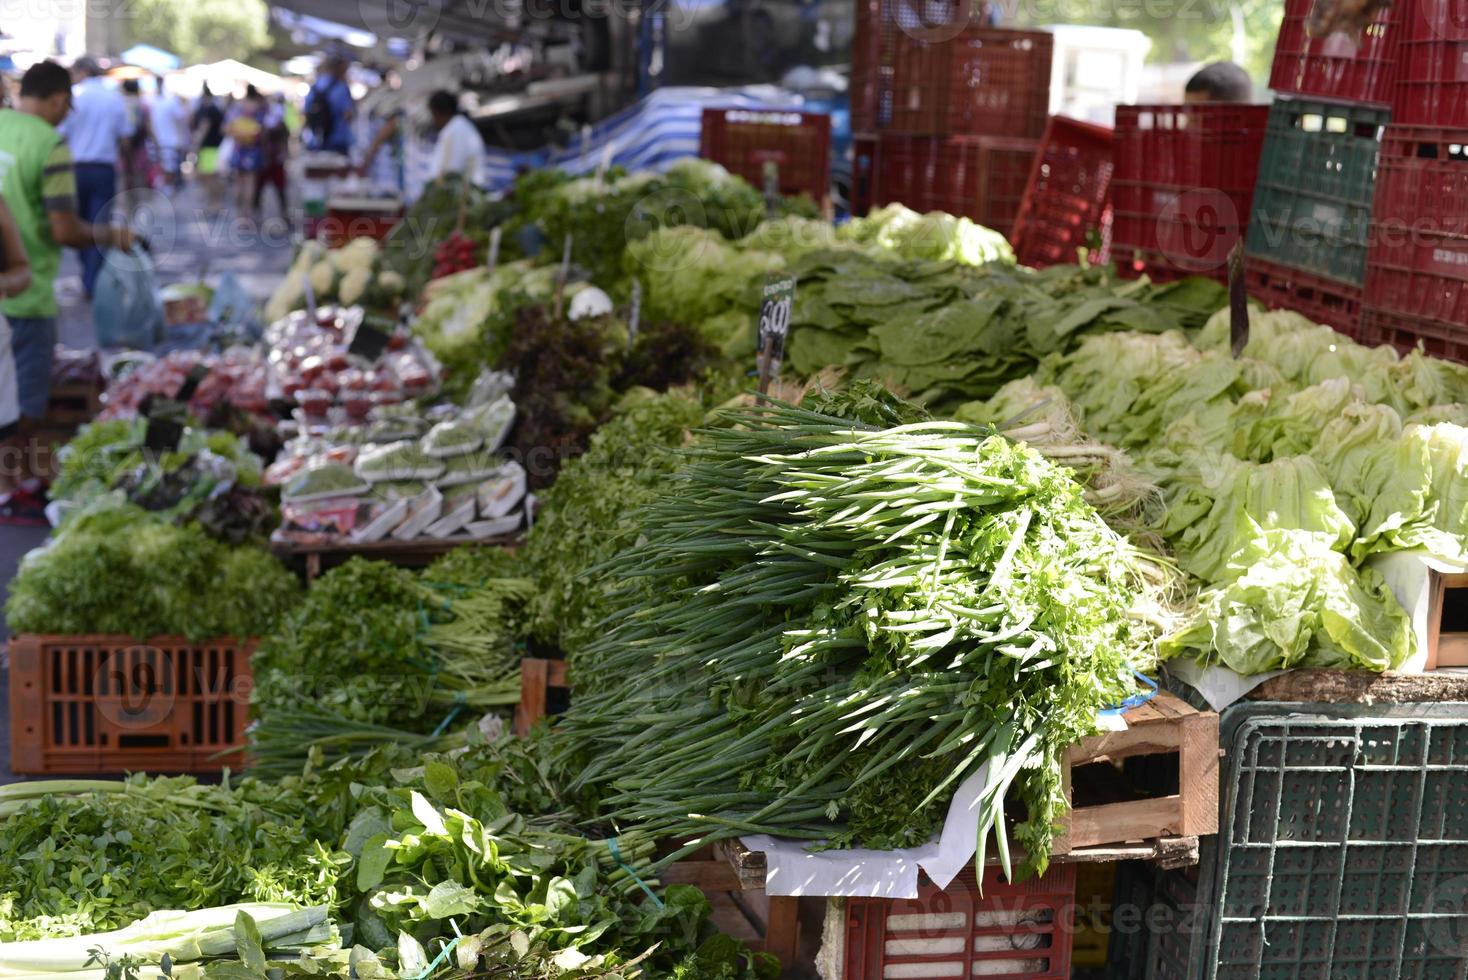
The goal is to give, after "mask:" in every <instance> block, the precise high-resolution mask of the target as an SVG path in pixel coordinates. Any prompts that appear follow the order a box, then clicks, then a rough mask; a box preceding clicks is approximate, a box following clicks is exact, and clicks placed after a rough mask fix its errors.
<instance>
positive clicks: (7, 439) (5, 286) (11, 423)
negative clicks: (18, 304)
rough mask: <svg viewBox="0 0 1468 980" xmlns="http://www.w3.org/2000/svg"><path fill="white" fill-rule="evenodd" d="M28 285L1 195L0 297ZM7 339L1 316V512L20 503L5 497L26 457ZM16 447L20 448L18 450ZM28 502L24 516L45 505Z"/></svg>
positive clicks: (12, 222)
mask: <svg viewBox="0 0 1468 980" xmlns="http://www.w3.org/2000/svg"><path fill="white" fill-rule="evenodd" d="M30 285H31V265H30V261H29V260H28V259H27V258H26V254H25V244H24V243H23V242H22V241H21V239H20V228H19V227H18V226H17V225H16V223H15V216H14V215H12V214H11V213H10V208H9V207H8V206H7V205H6V204H5V199H4V198H3V197H0V299H9V298H10V297H12V296H19V295H20V294H21V293H23V292H25V291H26V290H27V289H29V288H30ZM10 339H11V334H10V324H9V323H7V322H6V321H5V318H4V317H0V445H4V446H6V447H7V449H9V450H10V452H9V453H8V454H7V455H8V456H9V457H10V458H4V457H0V491H4V492H5V493H4V497H3V498H0V515H5V514H7V513H8V512H10V511H11V510H12V507H11V505H12V503H16V504H19V503H20V501H12V500H11V499H8V498H10V491H12V490H14V488H15V485H16V483H17V482H18V481H19V480H20V478H21V477H23V476H24V475H25V474H24V472H23V471H24V467H23V466H21V465H20V464H21V463H22V462H23V461H24V458H25V457H24V447H23V446H17V445H16V442H15V435H16V433H17V432H18V431H19V429H20V387H19V383H18V381H17V379H16V376H15V354H14V352H13V351H12V350H11V349H10ZM15 449H19V450H21V451H20V452H19V453H17V452H15V451H14V450H15ZM12 463H13V464H15V465H12ZM30 503H31V507H30V508H29V510H30V511H31V512H32V514H27V515H26V516H32V515H33V512H34V511H35V510H37V509H40V508H41V507H43V506H44V502H43V501H40V500H35V501H32V502H30Z"/></svg>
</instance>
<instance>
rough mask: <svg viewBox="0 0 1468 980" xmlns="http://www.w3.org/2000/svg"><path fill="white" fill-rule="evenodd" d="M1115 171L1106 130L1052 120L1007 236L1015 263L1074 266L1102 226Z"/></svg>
mask: <svg viewBox="0 0 1468 980" xmlns="http://www.w3.org/2000/svg"><path fill="white" fill-rule="evenodd" d="M1114 169H1115V164H1114V157H1113V153H1112V134H1111V130H1110V129H1108V128H1107V127H1105V126H1095V125H1092V124H1091V123H1084V122H1080V121H1079V120H1076V119H1067V118H1066V117H1064V116H1052V117H1051V118H1050V122H1049V123H1048V124H1047V125H1046V127H1045V138H1044V139H1043V140H1042V141H1041V143H1040V152H1039V154H1038V155H1036V157H1035V162H1034V165H1033V167H1032V168H1031V170H1030V176H1029V179H1028V182H1027V183H1026V185H1025V194H1024V198H1023V200H1022V201H1021V203H1020V209H1019V215H1018V216H1017V217H1016V218H1015V222H1014V231H1013V233H1012V234H1011V235H1010V239H1011V241H1012V242H1013V243H1014V254H1015V257H1016V258H1017V259H1018V260H1019V261H1020V262H1021V263H1022V264H1024V265H1031V266H1046V265H1055V264H1057V263H1061V262H1074V261H1075V260H1076V249H1078V248H1080V247H1081V246H1083V245H1085V244H1086V243H1087V239H1088V238H1089V236H1090V235H1091V233H1093V232H1096V233H1100V232H1101V231H1102V230H1103V228H1104V226H1105V223H1106V210H1107V203H1108V198H1109V195H1110V191H1111V175H1112V172H1113V170H1114Z"/></svg>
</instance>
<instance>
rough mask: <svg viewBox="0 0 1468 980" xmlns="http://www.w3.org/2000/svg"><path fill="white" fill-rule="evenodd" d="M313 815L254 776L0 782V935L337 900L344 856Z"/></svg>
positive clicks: (4, 938) (24, 936)
mask: <svg viewBox="0 0 1468 980" xmlns="http://www.w3.org/2000/svg"><path fill="white" fill-rule="evenodd" d="M309 815H310V811H309V810H308V809H307V800H306V799H304V798H303V797H302V796H301V795H300V794H299V793H296V792H293V791H291V790H289V789H287V788H285V787H275V786H271V785H269V784H265V783H261V782H259V781H257V780H245V781H244V782H243V783H241V784H240V785H238V786H236V787H230V786H202V785H199V784H197V783H196V782H195V781H194V780H193V779H192V778H190V777H182V776H181V777H173V778H160V777H155V778H152V779H147V778H144V777H142V776H134V777H132V778H130V779H128V780H127V781H125V782H124V781H109V780H62V781H55V782H33V783H13V784H11V785H9V786H4V787H0V821H3V829H4V833H0V943H3V942H10V941H13V940H29V939H44V938H46V937H49V936H76V935H80V934H82V933H84V932H95V931H99V930H105V929H115V928H117V927H119V926H123V925H126V924H127V923H128V922H131V921H132V920H134V919H139V918H142V917H143V916H145V915H147V914H149V913H150V912H153V911H156V910H159V909H201V908H209V907H210V906H214V905H225V904H229V903H231V902H240V901H249V902H291V903H295V904H297V905H302V906H310V905H335V904H336V902H337V900H338V893H337V882H338V879H339V877H340V876H341V874H342V871H343V868H344V866H345V865H346V864H347V858H346V855H344V854H340V853H335V848H334V847H321V846H317V845H314V844H312V842H311V840H310V838H309V836H308V834H307V827H306V822H307V820H308V818H309ZM0 948H3V947H0ZM3 960H4V957H3V956H0V962H3Z"/></svg>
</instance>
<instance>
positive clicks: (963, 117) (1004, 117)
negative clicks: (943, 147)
mask: <svg viewBox="0 0 1468 980" xmlns="http://www.w3.org/2000/svg"><path fill="white" fill-rule="evenodd" d="M945 47H947V48H948V49H949V57H950V59H951V60H950V64H949V65H948V69H947V72H948V76H947V84H948V95H947V99H946V104H945V111H944V117H945V120H946V125H947V131H948V132H950V133H954V134H958V133H964V134H973V135H978V136H1019V137H1024V138H1027V139H1035V138H1038V137H1039V136H1040V135H1041V134H1042V133H1044V131H1045V121H1046V119H1047V118H1048V117H1049V114H1050V73H1051V67H1052V64H1051V63H1052V60H1053V57H1054V52H1055V38H1054V36H1053V35H1051V34H1049V33H1047V32H1045V31H1011V30H1002V29H999V28H992V27H988V28H981V27H975V28H969V29H968V30H967V31H965V32H964V33H962V34H960V35H959V36H958V37H956V38H954V39H953V40H952V41H948V42H945Z"/></svg>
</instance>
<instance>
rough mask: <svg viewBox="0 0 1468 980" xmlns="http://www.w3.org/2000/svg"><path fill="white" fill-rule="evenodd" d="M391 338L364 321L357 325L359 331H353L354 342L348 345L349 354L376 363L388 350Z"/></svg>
mask: <svg viewBox="0 0 1468 980" xmlns="http://www.w3.org/2000/svg"><path fill="white" fill-rule="evenodd" d="M391 339H392V338H391V337H390V336H389V335H388V334H386V333H384V332H383V331H381V330H378V329H377V328H376V327H374V326H372V324H370V323H368V322H367V321H366V320H363V321H362V322H361V323H359V324H357V329H356V330H354V331H352V341H351V343H349V344H347V353H348V354H355V355H356V356H357V357H363V358H366V359H367V360H369V361H376V360H377V359H378V358H379V357H381V356H382V352H383V351H385V350H387V345H388V342H389V341H391Z"/></svg>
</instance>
